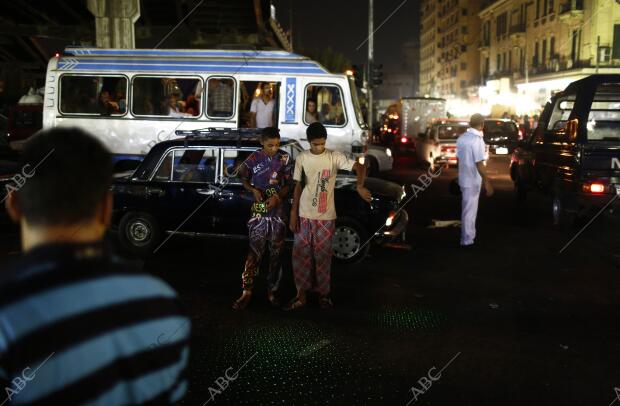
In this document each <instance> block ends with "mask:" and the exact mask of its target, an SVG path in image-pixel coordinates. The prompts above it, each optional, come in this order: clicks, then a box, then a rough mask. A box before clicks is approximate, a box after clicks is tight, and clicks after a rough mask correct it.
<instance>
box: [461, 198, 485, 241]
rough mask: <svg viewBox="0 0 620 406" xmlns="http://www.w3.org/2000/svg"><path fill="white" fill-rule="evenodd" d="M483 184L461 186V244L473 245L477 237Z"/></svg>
mask: <svg viewBox="0 0 620 406" xmlns="http://www.w3.org/2000/svg"><path fill="white" fill-rule="evenodd" d="M480 189H481V186H474V187H461V196H462V201H461V245H471V244H473V243H474V239H475V238H476V215H477V214H478V200H479V199H480Z"/></svg>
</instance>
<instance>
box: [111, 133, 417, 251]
mask: <svg viewBox="0 0 620 406" xmlns="http://www.w3.org/2000/svg"><path fill="white" fill-rule="evenodd" d="M177 133H181V135H184V134H185V133H187V132H177ZM190 133H192V132H190ZM193 133H197V134H199V135H198V136H188V137H186V138H185V139H176V140H172V141H164V142H161V143H159V144H156V145H155V146H153V148H152V149H151V151H150V152H149V153H148V155H146V157H145V159H144V160H143V161H142V163H141V164H140V166H139V167H138V168H137V169H136V171H135V172H133V173H126V174H119V175H117V178H116V179H115V181H114V184H113V187H112V190H113V193H114V210H113V217H112V224H113V227H114V228H115V229H116V231H118V236H119V239H120V242H121V243H122V245H123V246H124V247H125V248H126V249H128V250H129V251H131V252H132V253H134V254H137V255H139V256H145V255H148V254H150V253H152V252H153V251H154V250H156V249H157V248H158V247H159V244H160V243H161V241H162V240H163V236H164V234H165V233H177V234H184V235H191V236H211V237H218V238H240V237H241V238H243V237H245V238H247V232H248V231H247V222H248V220H249V218H250V207H251V205H252V204H253V203H254V198H253V196H252V194H251V193H250V192H248V191H246V190H245V189H244V188H243V185H242V183H241V179H239V178H238V177H235V176H234V175H235V174H236V171H235V168H236V167H237V166H238V165H240V164H241V163H243V161H244V160H245V159H246V158H247V157H248V156H249V155H250V154H251V153H252V152H254V151H256V150H257V149H259V148H261V145H260V143H259V142H258V139H257V138H256V137H255V136H242V135H241V130H232V131H229V130H226V131H225V130H213V129H211V130H207V131H195V132H193ZM235 133H236V134H235ZM280 148H281V149H282V150H284V151H285V152H287V153H288V154H289V155H290V157H291V158H292V159H293V160H294V159H295V158H296V157H297V155H298V154H299V153H300V152H302V151H303V149H302V148H301V147H300V145H299V144H298V143H297V141H291V140H286V139H282V140H281V144H280ZM355 183H356V178H355V177H354V176H351V175H349V174H338V176H337V178H336V188H335V192H334V196H335V201H336V209H337V211H338V220H337V221H336V233H335V235H334V257H335V258H336V259H337V260H340V261H341V262H358V261H361V260H362V259H363V258H364V257H365V256H366V254H367V253H368V250H369V248H370V244H366V242H367V241H368V240H375V241H391V240H397V239H400V238H401V237H404V232H405V229H406V227H407V223H408V221H409V218H408V215H407V212H406V211H405V210H400V207H401V204H404V201H403V199H404V197H405V196H406V193H405V189H404V187H402V186H400V185H397V184H395V183H392V182H388V181H384V180H381V179H375V178H367V179H366V187H367V188H368V189H369V190H370V191H371V192H372V194H373V200H372V202H371V204H368V203H366V202H364V201H363V200H362V199H360V198H359V196H358V194H357V191H356V190H355Z"/></svg>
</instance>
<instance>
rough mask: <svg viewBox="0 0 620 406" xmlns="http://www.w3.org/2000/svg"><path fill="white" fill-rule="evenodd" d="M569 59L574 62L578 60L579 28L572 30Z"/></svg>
mask: <svg viewBox="0 0 620 406" xmlns="http://www.w3.org/2000/svg"><path fill="white" fill-rule="evenodd" d="M570 59H571V60H572V61H573V63H574V62H577V61H578V60H579V30H578V29H577V30H573V34H572V38H571V51H570Z"/></svg>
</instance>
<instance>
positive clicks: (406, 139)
mask: <svg viewBox="0 0 620 406" xmlns="http://www.w3.org/2000/svg"><path fill="white" fill-rule="evenodd" d="M407 141H409V139H408V138H407V137H401V138H400V142H402V143H403V144H406V143H407Z"/></svg>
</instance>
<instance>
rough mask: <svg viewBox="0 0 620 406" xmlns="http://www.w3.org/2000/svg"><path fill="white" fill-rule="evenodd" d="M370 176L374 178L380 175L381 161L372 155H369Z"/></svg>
mask: <svg viewBox="0 0 620 406" xmlns="http://www.w3.org/2000/svg"><path fill="white" fill-rule="evenodd" d="M368 176H370V177H373V178H378V177H379V162H378V161H377V158H375V157H372V156H369V157H368Z"/></svg>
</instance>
